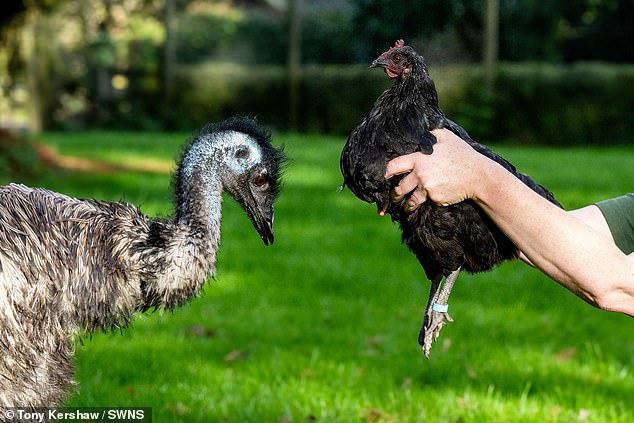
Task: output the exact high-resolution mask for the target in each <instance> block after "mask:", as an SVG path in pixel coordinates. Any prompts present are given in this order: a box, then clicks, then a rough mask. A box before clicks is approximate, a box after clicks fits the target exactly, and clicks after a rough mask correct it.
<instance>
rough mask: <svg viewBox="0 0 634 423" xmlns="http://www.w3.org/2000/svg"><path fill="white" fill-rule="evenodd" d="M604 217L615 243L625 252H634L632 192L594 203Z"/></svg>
mask: <svg viewBox="0 0 634 423" xmlns="http://www.w3.org/2000/svg"><path fill="white" fill-rule="evenodd" d="M596 206H597V207H599V210H601V213H603V217H605V220H606V222H608V226H609V227H610V231H611V232H612V237H613V238H614V241H615V242H616V245H617V246H618V247H619V248H620V249H621V250H622V251H623V252H624V253H625V254H630V253H632V252H634V193H631V194H626V195H624V196H622V197H617V198H611V199H609V200H605V201H601V202H599V203H596Z"/></svg>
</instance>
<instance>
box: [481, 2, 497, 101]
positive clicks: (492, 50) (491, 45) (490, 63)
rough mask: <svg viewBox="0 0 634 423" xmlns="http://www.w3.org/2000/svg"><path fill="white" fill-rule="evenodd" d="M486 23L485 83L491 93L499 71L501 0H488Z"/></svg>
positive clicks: (484, 49)
mask: <svg viewBox="0 0 634 423" xmlns="http://www.w3.org/2000/svg"><path fill="white" fill-rule="evenodd" d="M484 22H485V25H484V46H483V48H482V52H483V57H482V60H483V65H484V66H483V68H484V83H485V86H486V89H487V90H488V92H489V93H492V92H493V83H494V81H495V76H496V73H497V65H498V55H499V54H498V44H499V26H500V3H499V0H486V10H485V20H484Z"/></svg>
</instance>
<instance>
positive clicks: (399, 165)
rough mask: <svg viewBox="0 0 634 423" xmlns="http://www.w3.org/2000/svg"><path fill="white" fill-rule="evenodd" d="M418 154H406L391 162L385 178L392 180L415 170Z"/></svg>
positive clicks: (386, 169)
mask: <svg viewBox="0 0 634 423" xmlns="http://www.w3.org/2000/svg"><path fill="white" fill-rule="evenodd" d="M416 154H417V153H412V154H406V155H404V156H399V157H396V158H394V159H392V160H390V161H389V162H388V163H387V165H386V166H385V178H386V179H390V178H391V177H392V176H394V175H401V174H403V173H407V172H410V171H411V170H412V169H414V164H415V163H416Z"/></svg>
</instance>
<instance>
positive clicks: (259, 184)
mask: <svg viewBox="0 0 634 423" xmlns="http://www.w3.org/2000/svg"><path fill="white" fill-rule="evenodd" d="M253 183H254V184H255V186H256V187H258V188H262V187H263V186H264V185H266V178H265V177H264V176H263V175H258V176H256V177H255V179H254V180H253Z"/></svg>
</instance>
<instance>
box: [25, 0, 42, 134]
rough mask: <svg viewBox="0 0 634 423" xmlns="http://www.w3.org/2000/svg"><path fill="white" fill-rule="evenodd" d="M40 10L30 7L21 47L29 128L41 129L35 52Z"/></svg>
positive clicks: (37, 64)
mask: <svg viewBox="0 0 634 423" xmlns="http://www.w3.org/2000/svg"><path fill="white" fill-rule="evenodd" d="M39 19H40V11H39V10H37V8H35V7H30V8H29V10H28V11H27V15H26V22H25V25H24V30H23V33H22V48H23V50H22V51H23V53H24V61H25V64H26V77H27V81H28V87H29V88H28V89H29V100H28V102H29V104H28V109H29V116H30V119H29V130H30V131H31V132H36V133H37V132H40V131H42V95H41V94H42V93H41V89H40V88H41V87H40V78H39V74H40V59H39V55H38V52H37V27H38V21H39Z"/></svg>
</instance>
